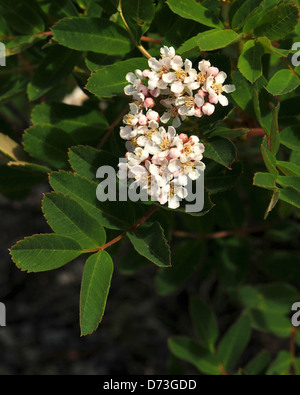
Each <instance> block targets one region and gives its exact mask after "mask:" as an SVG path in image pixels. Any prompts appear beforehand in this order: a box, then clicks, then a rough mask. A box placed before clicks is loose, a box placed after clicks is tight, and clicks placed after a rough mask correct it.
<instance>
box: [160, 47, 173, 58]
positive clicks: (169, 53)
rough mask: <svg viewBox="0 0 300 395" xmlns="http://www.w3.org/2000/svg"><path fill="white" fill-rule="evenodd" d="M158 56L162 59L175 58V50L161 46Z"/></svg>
mask: <svg viewBox="0 0 300 395" xmlns="http://www.w3.org/2000/svg"><path fill="white" fill-rule="evenodd" d="M160 54H161V57H162V58H174V56H175V49H174V48H173V47H170V48H169V47H167V46H165V45H164V46H163V47H162V48H161V49H160Z"/></svg>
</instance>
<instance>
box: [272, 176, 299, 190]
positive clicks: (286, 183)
mask: <svg viewBox="0 0 300 395" xmlns="http://www.w3.org/2000/svg"><path fill="white" fill-rule="evenodd" d="M276 182H277V184H279V185H280V186H282V187H285V188H294V189H296V190H297V191H299V192H300V177H296V176H278V177H277V179H276Z"/></svg>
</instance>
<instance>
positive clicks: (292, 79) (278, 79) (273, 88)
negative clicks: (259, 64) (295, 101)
mask: <svg viewBox="0 0 300 395" xmlns="http://www.w3.org/2000/svg"><path fill="white" fill-rule="evenodd" d="M299 85H300V79H299V77H298V76H297V75H295V74H294V73H293V71H292V70H289V69H284V70H279V71H277V73H276V74H275V75H273V77H272V78H271V79H270V81H269V83H268V85H267V86H266V90H267V91H268V92H270V93H271V94H272V95H275V96H277V95H285V94H286V93H289V92H292V91H293V90H295V89H296V88H298V86H299Z"/></svg>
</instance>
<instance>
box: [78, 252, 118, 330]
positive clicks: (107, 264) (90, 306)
mask: <svg viewBox="0 0 300 395" xmlns="http://www.w3.org/2000/svg"><path fill="white" fill-rule="evenodd" d="M113 270H114V265H113V261H112V259H111V257H110V255H109V254H108V253H107V252H106V251H100V252H98V253H97V254H94V255H92V256H91V257H90V258H89V259H88V260H87V261H86V264H85V266H84V272H83V278H82V283H81V293H80V327H81V335H82V336H86V335H89V334H91V333H92V332H94V331H95V330H96V329H97V328H98V326H99V323H100V322H101V320H102V318H103V315H104V311H105V306H106V301H107V296H108V292H109V288H110V283H111V279H112V275H113Z"/></svg>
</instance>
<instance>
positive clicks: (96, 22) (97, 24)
mask: <svg viewBox="0 0 300 395" xmlns="http://www.w3.org/2000/svg"><path fill="white" fill-rule="evenodd" d="M52 34H53V38H54V40H56V41H57V42H58V43H59V44H61V45H63V46H65V47H68V48H71V49H75V50H77V51H92V52H96V53H104V54H107V55H119V54H126V53H128V52H129V51H130V50H131V48H132V43H131V41H130V38H129V36H128V33H127V32H126V30H125V29H123V28H121V27H120V26H118V25H116V24H115V23H113V22H111V21H109V20H107V19H102V18H87V17H84V18H83V17H70V18H64V19H62V20H61V21H59V22H58V23H56V25H54V27H53V28H52Z"/></svg>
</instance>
